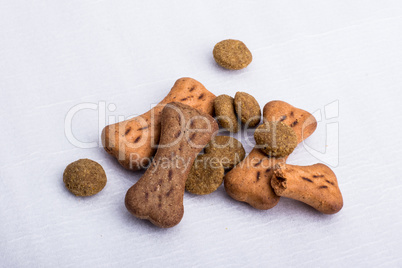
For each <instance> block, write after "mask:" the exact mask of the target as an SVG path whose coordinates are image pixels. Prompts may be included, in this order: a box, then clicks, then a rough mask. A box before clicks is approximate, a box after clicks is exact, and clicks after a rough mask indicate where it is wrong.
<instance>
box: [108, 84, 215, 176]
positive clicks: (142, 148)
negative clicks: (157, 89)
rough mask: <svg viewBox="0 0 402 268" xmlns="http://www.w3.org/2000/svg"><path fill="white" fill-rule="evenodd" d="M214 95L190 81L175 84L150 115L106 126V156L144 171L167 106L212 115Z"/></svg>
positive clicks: (155, 144) (126, 165) (129, 167)
mask: <svg viewBox="0 0 402 268" xmlns="http://www.w3.org/2000/svg"><path fill="white" fill-rule="evenodd" d="M214 99H215V95H214V94H212V93H211V92H209V91H208V90H207V89H206V88H205V87H204V86H203V85H202V84H201V83H200V82H198V81H196V80H194V79H192V78H181V79H178V80H177V81H176V83H175V84H174V86H173V88H172V89H171V90H170V92H169V94H168V95H167V96H166V97H165V98H164V99H163V100H162V101H161V102H160V103H159V104H158V105H157V106H155V107H154V108H152V109H151V110H150V111H148V112H146V113H144V114H142V115H140V116H137V117H135V118H132V119H128V120H126V121H123V122H119V123H116V124H112V125H108V126H106V127H105V128H104V129H103V131H102V144H103V147H104V148H105V150H106V152H108V153H109V154H111V155H113V156H114V157H116V158H117V160H118V161H119V163H120V164H121V165H122V166H123V167H125V168H127V169H131V170H139V169H142V168H146V167H147V166H148V164H149V162H150V161H151V157H152V156H153V155H154V153H155V151H156V148H157V144H158V141H159V137H160V129H161V128H160V121H161V120H160V114H161V112H162V109H163V107H164V106H165V105H166V104H167V103H169V102H181V103H183V104H186V105H189V106H191V107H193V108H195V109H197V110H200V111H201V112H204V113H207V114H210V115H212V114H213V100H214Z"/></svg>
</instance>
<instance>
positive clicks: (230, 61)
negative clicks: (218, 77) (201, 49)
mask: <svg viewBox="0 0 402 268" xmlns="http://www.w3.org/2000/svg"><path fill="white" fill-rule="evenodd" d="M213 55H214V59H215V61H216V62H217V63H218V64H219V65H220V66H222V67H224V68H226V69H230V70H240V69H243V68H246V67H247V66H248V65H249V64H250V63H251V61H252V60H253V56H252V55H251V52H250V50H248V48H247V47H246V45H245V44H244V43H243V42H242V41H239V40H233V39H227V40H223V41H220V42H219V43H217V44H216V45H215V47H214V50H213Z"/></svg>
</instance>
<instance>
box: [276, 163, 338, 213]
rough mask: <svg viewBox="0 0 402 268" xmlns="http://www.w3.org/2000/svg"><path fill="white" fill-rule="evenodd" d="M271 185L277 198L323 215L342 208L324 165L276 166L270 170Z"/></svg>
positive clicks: (335, 181)
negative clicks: (302, 204)
mask: <svg viewBox="0 0 402 268" xmlns="http://www.w3.org/2000/svg"><path fill="white" fill-rule="evenodd" d="M271 186H272V188H273V189H274V191H275V193H276V194H277V195H278V196H284V197H288V198H292V199H296V200H299V201H301V202H303V203H306V204H308V205H310V206H312V207H313V208H315V209H317V210H318V211H320V212H322V213H325V214H333V213H336V212H338V211H339V210H341V208H342V206H343V199H342V194H341V191H340V189H339V186H338V181H337V179H336V176H335V174H334V172H333V171H332V170H331V169H330V168H329V167H327V166H326V165H324V164H315V165H311V166H295V165H286V164H284V163H281V164H277V165H275V167H274V171H273V176H272V179H271Z"/></svg>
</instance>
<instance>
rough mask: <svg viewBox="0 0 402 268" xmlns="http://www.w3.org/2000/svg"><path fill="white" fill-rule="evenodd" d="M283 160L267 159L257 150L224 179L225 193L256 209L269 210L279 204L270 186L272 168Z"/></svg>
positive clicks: (283, 159)
mask: <svg viewBox="0 0 402 268" xmlns="http://www.w3.org/2000/svg"><path fill="white" fill-rule="evenodd" d="M285 160H286V159H285V158H269V157H267V156H266V155H265V154H264V153H263V152H261V151H260V150H259V149H256V148H254V149H253V150H252V151H251V152H250V154H249V155H248V156H247V157H246V158H245V159H244V160H243V161H242V162H240V163H239V164H238V165H237V166H235V167H234V168H233V169H232V170H231V171H229V172H228V173H227V174H226V175H225V177H224V185H225V190H226V193H227V194H229V196H231V197H232V198H233V199H235V200H238V201H241V202H246V203H248V204H250V205H251V206H253V207H255V208H257V209H270V208H272V207H274V206H276V204H277V203H278V202H279V196H277V195H276V194H275V192H274V190H273V189H272V187H271V185H270V181H271V177H272V172H273V167H274V166H275V164H277V163H282V162H283V163H285Z"/></svg>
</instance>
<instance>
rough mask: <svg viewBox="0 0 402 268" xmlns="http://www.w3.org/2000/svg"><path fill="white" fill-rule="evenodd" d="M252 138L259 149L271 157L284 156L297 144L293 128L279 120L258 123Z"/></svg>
mask: <svg viewBox="0 0 402 268" xmlns="http://www.w3.org/2000/svg"><path fill="white" fill-rule="evenodd" d="M254 139H255V142H256V143H257V145H259V148H260V150H261V151H263V152H264V153H265V154H266V155H268V156H272V157H286V156H288V155H290V154H291V153H292V152H293V150H294V149H295V148H296V146H297V136H296V133H295V132H294V130H293V129H292V128H291V127H290V126H288V125H285V124H284V123H282V122H279V121H276V122H272V121H267V122H265V123H264V124H262V125H259V126H258V128H257V129H256V130H255V132H254Z"/></svg>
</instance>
